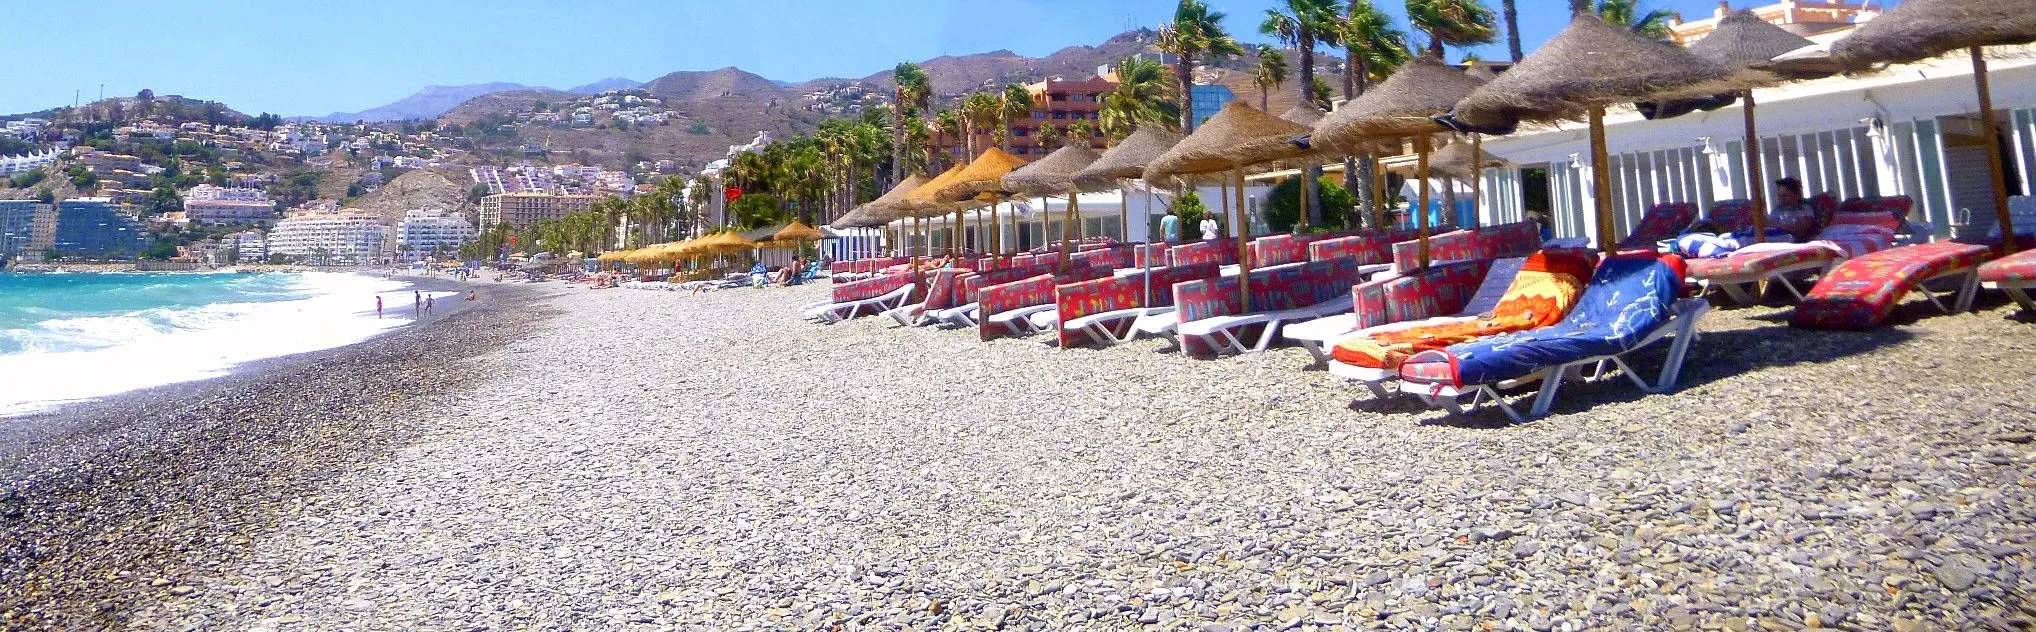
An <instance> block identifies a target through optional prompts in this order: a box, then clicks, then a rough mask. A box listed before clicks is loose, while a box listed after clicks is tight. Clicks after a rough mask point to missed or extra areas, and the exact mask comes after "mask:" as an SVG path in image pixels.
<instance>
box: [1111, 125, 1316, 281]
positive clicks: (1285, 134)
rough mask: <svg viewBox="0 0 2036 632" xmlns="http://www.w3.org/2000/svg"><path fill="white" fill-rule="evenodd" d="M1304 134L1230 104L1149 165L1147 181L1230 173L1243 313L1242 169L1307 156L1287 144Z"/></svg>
mask: <svg viewBox="0 0 2036 632" xmlns="http://www.w3.org/2000/svg"><path fill="white" fill-rule="evenodd" d="M1307 133H1308V128H1307V127H1303V126H1301V125H1297V124H1295V123H1293V122H1292V121H1286V120H1282V119H1278V118H1274V117H1273V116H1272V115H1270V114H1266V113H1264V112H1261V111H1259V110H1258V109H1257V108H1253V107H1251V106H1249V105H1245V104H1244V103H1243V102H1240V101H1231V102H1230V103H1229V104H1227V105H1224V106H1223V110H1222V111H1220V112H1217V113H1216V115H1215V116H1212V117H1209V120H1208V121H1207V122H1204V123H1203V124H1202V125H1201V126H1200V127H1197V128H1195V133H1193V134H1189V135H1188V137H1187V138H1184V139H1181V142H1180V143H1179V144H1176V145H1174V146H1173V148H1172V149H1168V150H1167V151H1166V153H1163V154H1160V156H1159V157H1158V158H1155V159H1153V161H1152V164H1151V165H1148V166H1147V167H1146V168H1145V181H1146V182H1153V181H1156V180H1160V179H1163V178H1167V177H1171V176H1177V175H1199V174H1211V173H1221V172H1224V171H1229V172H1230V176H1231V184H1233V185H1234V187H1235V189H1236V193H1235V195H1236V202H1237V204H1236V211H1235V212H1234V213H1232V214H1231V216H1230V223H1231V225H1232V226H1234V227H1235V232H1234V233H1233V234H1235V235H1236V236H1237V263H1238V266H1239V272H1238V274H1239V276H1238V286H1237V291H1238V294H1239V298H1240V301H1241V302H1242V304H1243V305H1244V309H1245V311H1247V312H1249V311H1251V309H1252V306H1251V226H1250V225H1249V224H1247V223H1246V222H1245V219H1244V167H1245V166H1246V165H1252V164H1257V163H1261V162H1269V161H1274V160H1282V159H1287V158H1294V157H1296V156H1300V155H1302V154H1305V153H1307V152H1308V151H1310V150H1305V149H1302V148H1300V147H1299V146H1297V145H1295V144H1294V143H1292V142H1290V141H1291V140H1292V139H1294V138H1296V137H1299V136H1301V135H1304V134H1307Z"/></svg>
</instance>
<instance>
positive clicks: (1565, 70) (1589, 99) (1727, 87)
mask: <svg viewBox="0 0 2036 632" xmlns="http://www.w3.org/2000/svg"><path fill="white" fill-rule="evenodd" d="M1738 85H1739V84H1736V83H1735V82H1734V79H1733V76H1732V72H1731V71H1730V70H1728V69H1727V68H1726V67H1725V66H1722V65H1720V64H1718V63H1717V62H1714V61H1711V60H1708V59H1704V58H1702V57H1698V56H1696V55H1694V54H1691V53H1690V52H1689V51H1686V50H1683V49H1680V48H1676V47H1674V46H1670V45H1668V44H1663V43H1661V42H1657V41H1654V40H1650V39H1647V38H1645V37H1642V36H1640V35H1639V34H1636V33H1634V32H1633V31H1632V30H1631V29H1627V28H1625V27H1623V26H1614V25H1610V24H1606V23H1604V22H1603V21H1601V20H1599V19H1598V18H1597V16H1593V15H1590V14H1583V15H1578V16H1576V17H1575V18H1574V19H1572V20H1571V21H1570V24H1569V28H1566V29H1563V31H1562V33H1561V34H1559V35H1556V36H1555V39H1553V40H1549V42H1548V44H1547V45H1545V46H1542V47H1541V50H1538V51H1535V52H1534V54H1533V55H1529V56H1527V58H1526V59H1523V60H1521V61H1520V63H1518V64H1514V66H1513V68H1512V69H1510V70H1507V71H1506V74H1503V75H1499V78H1498V79H1497V80H1495V81H1492V82H1491V83H1487V84H1485V85H1484V86H1483V87H1480V88H1478V89H1477V90H1476V91H1473V92H1471V94H1470V96H1467V97H1465V98H1464V99H1463V101H1461V102H1458V103H1457V104H1456V107H1454V108H1451V109H1450V113H1449V115H1448V116H1447V117H1446V122H1448V123H1451V124H1453V125H1455V126H1460V127H1461V128H1463V129H1464V130H1465V131H1473V132H1475V131H1488V130H1503V131H1505V132H1510V131H1511V130H1512V128H1513V127H1515V126H1516V125H1518V124H1519V123H1520V122H1522V121H1530V122H1532V121H1556V120H1564V119H1574V118H1579V117H1581V118H1584V119H1586V120H1587V121H1589V124H1590V134H1591V166H1592V169H1591V171H1592V175H1593V176H1595V178H1594V179H1595V180H1596V183H1595V185H1596V191H1595V192H1596V195H1595V196H1593V197H1594V201H1595V202H1596V203H1597V211H1598V243H1599V247H1600V248H1602V249H1604V251H1605V252H1607V253H1610V252H1612V251H1613V250H1614V249H1615V248H1616V247H1617V244H1618V243H1619V240H1618V239H1617V237H1616V236H1615V235H1614V233H1615V232H1617V229H1616V228H1615V226H1616V224H1615V222H1614V221H1613V217H1612V181H1611V175H1612V174H1611V171H1612V170H1611V166H1610V163H1611V159H1610V158H1609V157H1608V156H1607V155H1606V152H1605V108H1607V107H1610V106H1612V105H1616V104H1620V103H1628V102H1632V101H1644V100H1668V99H1678V98H1687V97H1694V96H1703V95H1709V94H1717V93H1721V92H1728V91H1731V90H1735V89H1737V86H1738Z"/></svg>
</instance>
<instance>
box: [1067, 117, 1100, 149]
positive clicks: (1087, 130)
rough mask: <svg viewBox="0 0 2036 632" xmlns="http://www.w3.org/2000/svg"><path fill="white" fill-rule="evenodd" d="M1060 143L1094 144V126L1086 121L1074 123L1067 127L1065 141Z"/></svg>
mask: <svg viewBox="0 0 2036 632" xmlns="http://www.w3.org/2000/svg"><path fill="white" fill-rule="evenodd" d="M1062 142H1063V143H1066V144H1073V143H1081V144H1083V145H1094V144H1096V124H1094V123H1090V122H1088V121H1075V122H1074V124H1072V125H1069V126H1067V139H1066V140H1064V141H1062Z"/></svg>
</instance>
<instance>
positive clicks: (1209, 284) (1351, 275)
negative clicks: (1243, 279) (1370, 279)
mask: <svg viewBox="0 0 2036 632" xmlns="http://www.w3.org/2000/svg"><path fill="white" fill-rule="evenodd" d="M1251 275H1252V276H1251V290H1252V294H1251V306H1252V307H1255V308H1259V309H1258V311H1253V312H1247V311H1245V309H1244V305H1243V304H1242V303H1241V302H1240V300H1239V297H1238V296H1237V285H1238V282H1239V280H1240V279H1239V278H1237V277H1235V276H1228V277H1222V278H1218V279H1213V280H1208V281H1193V282H1188V283H1182V284H1179V285H1176V286H1174V304H1175V305H1176V306H1178V307H1179V308H1180V309H1179V311H1177V312H1176V315H1177V316H1179V318H1177V319H1176V324H1175V325H1174V333H1173V335H1174V338H1175V342H1177V343H1179V345H1180V347H1181V350H1182V351H1184V352H1187V353H1216V354H1223V353H1256V352H1259V351H1264V350H1265V349H1266V347H1268V346H1270V345H1271V344H1272V342H1273V341H1274V340H1277V339H1278V338H1279V330H1280V327H1281V326H1283V325H1285V324H1287V323H1292V322H1301V321H1308V320H1314V319H1317V318H1321V317H1324V316H1329V315H1332V314H1336V313H1339V312H1347V311H1350V309H1351V302H1350V300H1349V294H1348V292H1349V291H1350V287H1351V286H1353V285H1356V284H1357V283H1358V282H1360V281H1362V280H1363V277H1361V276H1359V274H1358V263H1357V260H1356V259H1351V258H1339V259H1332V260H1329V261H1310V262H1305V263H1294V264H1287V265H1284V266H1276V267H1272V268H1267V269H1265V270H1254V271H1252V273H1251Z"/></svg>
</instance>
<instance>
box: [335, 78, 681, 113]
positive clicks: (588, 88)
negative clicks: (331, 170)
mask: <svg viewBox="0 0 2036 632" xmlns="http://www.w3.org/2000/svg"><path fill="white" fill-rule="evenodd" d="M641 85H643V84H642V83H640V82H637V81H633V80H630V79H625V78H622V77H609V78H607V79H602V80H600V81H595V82H593V83H589V84H587V85H583V86H578V87H574V88H572V89H569V90H555V89H552V88H544V87H537V86H526V85H523V84H520V83H508V82H492V83H476V84H469V85H464V86H425V87H424V89H423V90H418V91H417V92H416V93H415V94H412V95H410V96H407V97H403V98H402V99H400V100H397V101H396V102H394V103H389V104H387V105H381V106H377V107H372V108H368V109H365V110H361V111H359V112H333V113H331V114H327V115H325V116H318V117H307V118H306V120H313V121H319V122H325V123H352V122H354V121H367V122H370V123H380V122H384V121H407V120H413V119H435V118H438V117H440V116H444V115H445V113H446V112H449V111H451V110H452V109H453V108H455V107H458V106H459V105H460V104H461V103H466V102H468V101H472V100H473V99H474V98H475V97H480V96H485V95H490V94H495V93H498V92H514V91H525V90H540V91H547V92H567V93H572V94H600V93H602V92H607V91H609V90H627V89H629V88H635V87H637V86H641Z"/></svg>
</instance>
